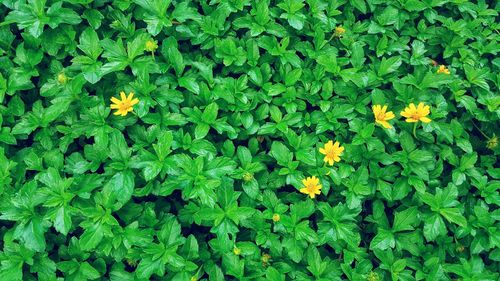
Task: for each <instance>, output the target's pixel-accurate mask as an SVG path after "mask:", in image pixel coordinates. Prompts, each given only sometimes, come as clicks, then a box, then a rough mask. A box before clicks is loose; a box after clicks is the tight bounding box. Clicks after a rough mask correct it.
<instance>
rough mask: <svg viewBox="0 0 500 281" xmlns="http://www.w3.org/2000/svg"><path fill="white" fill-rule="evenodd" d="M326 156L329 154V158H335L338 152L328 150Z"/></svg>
mask: <svg viewBox="0 0 500 281" xmlns="http://www.w3.org/2000/svg"><path fill="white" fill-rule="evenodd" d="M326 156H328V158H331V159H333V158H335V156H337V153H335V151H334V150H330V151H328V153H327V154H326Z"/></svg>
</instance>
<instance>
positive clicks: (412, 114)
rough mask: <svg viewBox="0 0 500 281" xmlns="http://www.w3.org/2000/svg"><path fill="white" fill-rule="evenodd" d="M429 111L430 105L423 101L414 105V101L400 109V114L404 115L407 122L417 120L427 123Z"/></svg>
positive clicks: (429, 120)
mask: <svg viewBox="0 0 500 281" xmlns="http://www.w3.org/2000/svg"><path fill="white" fill-rule="evenodd" d="M430 112H431V111H430V107H429V106H428V105H425V104H424V103H423V102H421V103H419V104H418V106H415V104H414V103H410V105H409V106H408V107H406V108H405V110H403V111H401V116H403V117H406V122H408V123H415V122H418V121H422V122H424V123H429V122H431V119H430V118H428V117H427V115H429V113H430Z"/></svg>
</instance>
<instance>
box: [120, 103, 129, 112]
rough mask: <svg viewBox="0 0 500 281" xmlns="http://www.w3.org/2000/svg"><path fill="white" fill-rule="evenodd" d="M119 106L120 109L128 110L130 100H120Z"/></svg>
mask: <svg viewBox="0 0 500 281" xmlns="http://www.w3.org/2000/svg"><path fill="white" fill-rule="evenodd" d="M119 106H120V110H128V109H129V108H130V102H128V101H122V102H121V103H120V105H119Z"/></svg>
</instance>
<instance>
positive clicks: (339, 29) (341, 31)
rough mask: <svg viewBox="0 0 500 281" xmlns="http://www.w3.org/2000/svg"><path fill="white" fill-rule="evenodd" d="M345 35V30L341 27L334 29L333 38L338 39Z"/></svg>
mask: <svg viewBox="0 0 500 281" xmlns="http://www.w3.org/2000/svg"><path fill="white" fill-rule="evenodd" d="M344 33H345V28H344V27H342V25H339V26H337V27H335V32H334V33H333V34H334V35H335V36H337V37H340V36H342V35H343V34H344Z"/></svg>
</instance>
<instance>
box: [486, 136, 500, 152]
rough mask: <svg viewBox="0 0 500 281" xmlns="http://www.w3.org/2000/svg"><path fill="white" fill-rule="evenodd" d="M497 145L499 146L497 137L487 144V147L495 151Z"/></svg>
mask: <svg viewBox="0 0 500 281" xmlns="http://www.w3.org/2000/svg"><path fill="white" fill-rule="evenodd" d="M497 145H498V137H497V136H493V137H492V138H491V139H489V140H488V142H487V143H486V147H487V148H489V149H494V148H495V147H497Z"/></svg>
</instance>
